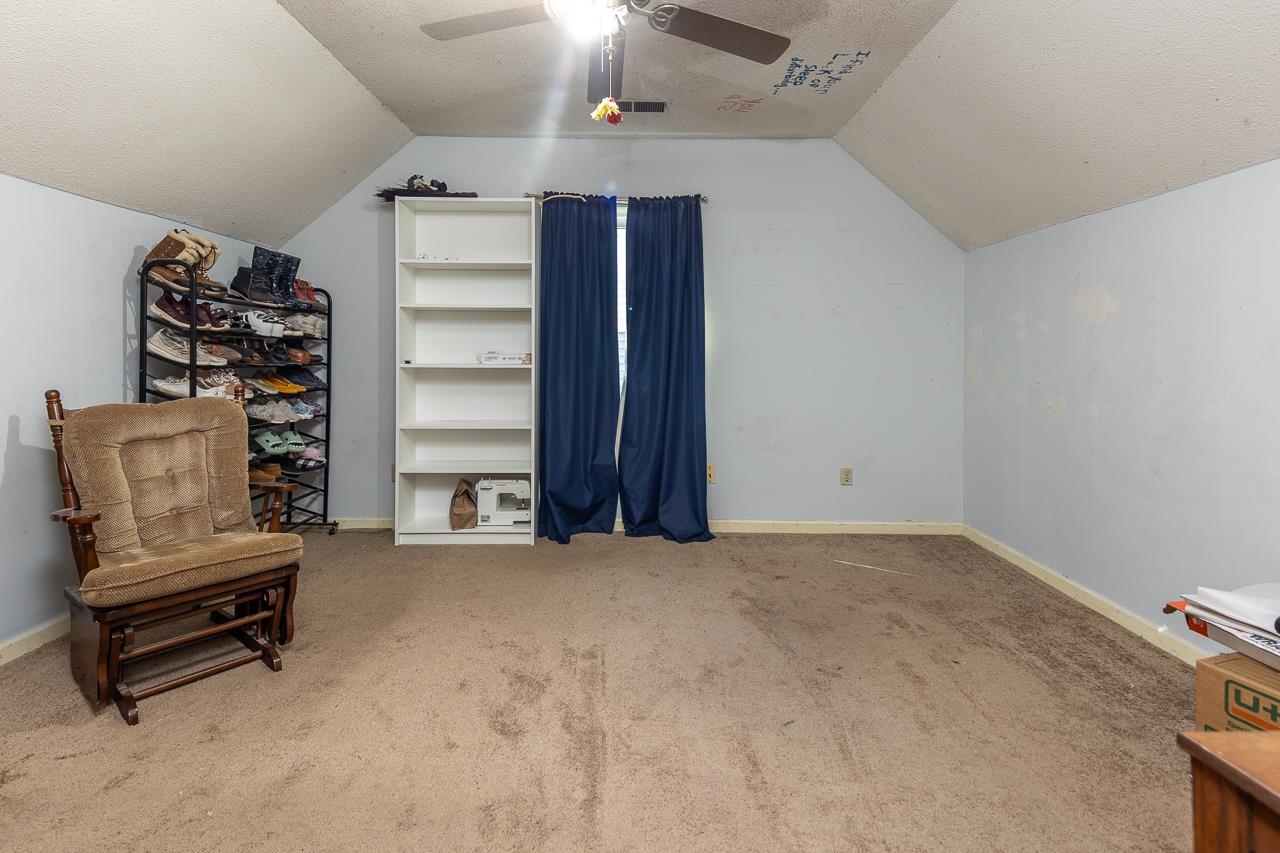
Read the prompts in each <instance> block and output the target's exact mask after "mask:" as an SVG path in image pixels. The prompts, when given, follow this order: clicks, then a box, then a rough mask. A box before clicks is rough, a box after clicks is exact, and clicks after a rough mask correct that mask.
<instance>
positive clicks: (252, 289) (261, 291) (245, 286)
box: [231, 267, 281, 308]
mask: <svg viewBox="0 0 1280 853" xmlns="http://www.w3.org/2000/svg"><path fill="white" fill-rule="evenodd" d="M231 290H232V292H233V293H234V294H235V295H236V296H239V297H240V298H241V299H246V300H248V301H249V302H253V303H256V304H258V305H263V306H265V307H267V308H279V307H281V305H280V302H279V301H278V300H277V299H276V297H275V294H273V293H272V292H271V276H269V275H267V274H266V273H265V272H262V271H261V270H256V269H253V268H252V267H240V269H239V270H237V271H236V277H235V278H233V279H232V280H231Z"/></svg>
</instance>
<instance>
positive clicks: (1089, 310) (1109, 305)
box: [1076, 287, 1120, 326]
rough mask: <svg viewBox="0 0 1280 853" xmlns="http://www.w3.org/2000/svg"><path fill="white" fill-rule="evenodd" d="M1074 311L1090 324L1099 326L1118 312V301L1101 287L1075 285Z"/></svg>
mask: <svg viewBox="0 0 1280 853" xmlns="http://www.w3.org/2000/svg"><path fill="white" fill-rule="evenodd" d="M1076 313H1077V314H1079V315H1080V316H1081V317H1083V318H1085V319H1086V320H1088V321H1089V325H1090V326H1101V325H1102V324H1103V323H1105V322H1107V321H1108V320H1110V319H1111V318H1112V317H1115V316H1116V315H1117V314H1119V313H1120V303H1119V302H1118V301H1117V300H1116V298H1115V297H1114V296H1112V295H1111V293H1110V292H1109V291H1107V290H1104V289H1103V288H1101V287H1077V288H1076Z"/></svg>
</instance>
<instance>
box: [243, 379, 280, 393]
mask: <svg viewBox="0 0 1280 853" xmlns="http://www.w3.org/2000/svg"><path fill="white" fill-rule="evenodd" d="M244 384H245V385H247V386H249V387H250V388H253V389H255V390H257V391H260V392H262V393H263V394H279V393H280V389H279V388H277V387H276V386H274V385H272V384H270V383H268V382H265V381H263V380H262V379H260V378H258V377H257V376H246V377H245V378H244Z"/></svg>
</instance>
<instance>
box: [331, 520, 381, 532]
mask: <svg viewBox="0 0 1280 853" xmlns="http://www.w3.org/2000/svg"><path fill="white" fill-rule="evenodd" d="M334 521H336V522H338V529H339V530H390V529H391V528H392V527H393V526H394V524H395V519H391V518H335V519H334Z"/></svg>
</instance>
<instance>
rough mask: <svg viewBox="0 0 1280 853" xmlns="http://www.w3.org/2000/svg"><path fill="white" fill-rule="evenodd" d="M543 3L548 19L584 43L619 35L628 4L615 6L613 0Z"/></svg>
mask: <svg viewBox="0 0 1280 853" xmlns="http://www.w3.org/2000/svg"><path fill="white" fill-rule="evenodd" d="M542 5H543V8H544V9H545V10H546V12H547V17H548V18H550V19H551V20H553V21H555V22H556V23H557V24H559V25H560V26H561V28H563V29H564V30H565V31H566V32H567V33H569V36H570V38H572V39H573V40H574V41H579V42H583V43H586V42H590V41H593V40H597V39H600V38H603V37H604V36H607V35H616V34H617V33H618V31H619V30H620V29H621V28H622V24H623V23H624V21H623V17H624V16H625V15H626V13H627V7H626V4H625V3H624V4H621V5H614V4H613V3H611V2H610V0H542Z"/></svg>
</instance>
